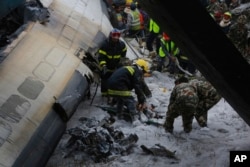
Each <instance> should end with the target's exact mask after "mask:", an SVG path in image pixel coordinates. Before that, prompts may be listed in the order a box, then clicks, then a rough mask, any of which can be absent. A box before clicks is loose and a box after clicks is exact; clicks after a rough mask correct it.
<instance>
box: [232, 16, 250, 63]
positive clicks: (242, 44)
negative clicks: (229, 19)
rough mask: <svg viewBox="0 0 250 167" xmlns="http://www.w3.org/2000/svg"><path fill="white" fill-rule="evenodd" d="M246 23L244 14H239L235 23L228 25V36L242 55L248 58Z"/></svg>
mask: <svg viewBox="0 0 250 167" xmlns="http://www.w3.org/2000/svg"><path fill="white" fill-rule="evenodd" d="M246 23H247V17H246V16H245V15H241V16H239V17H238V19H237V21H236V23H235V24H233V25H232V26H231V27H230V29H229V32H228V37H229V39H230V40H231V41H232V43H233V44H234V45H235V47H236V48H237V49H238V50H239V51H240V53H241V54H242V56H243V57H244V58H245V59H247V60H248V59H249V56H248V50H249V47H248V39H247V38H248V28H247V26H246Z"/></svg>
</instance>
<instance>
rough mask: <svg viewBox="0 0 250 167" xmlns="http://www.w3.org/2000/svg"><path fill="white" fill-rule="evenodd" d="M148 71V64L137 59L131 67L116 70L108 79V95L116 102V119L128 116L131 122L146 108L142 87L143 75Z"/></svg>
mask: <svg viewBox="0 0 250 167" xmlns="http://www.w3.org/2000/svg"><path fill="white" fill-rule="evenodd" d="M148 71H149V67H148V63H147V62H146V61H145V60H143V59H138V60H137V61H136V62H135V63H133V64H132V65H131V66H123V67H121V68H119V69H117V70H116V71H115V72H114V73H113V74H112V76H111V77H110V78H109V80H108V85H109V89H108V94H109V95H110V96H112V97H115V98H116V100H117V113H118V118H119V116H120V117H122V116H123V115H129V116H130V118H131V121H132V122H134V121H137V120H138V119H139V118H140V113H139V111H141V110H142V109H143V108H144V107H145V106H146V96H145V93H144V90H143V87H142V85H143V84H145V82H144V78H143V73H146V72H148ZM133 89H134V90H135V94H136V95H137V101H138V102H137V103H138V105H137V109H136V102H135V100H134V97H133V95H132V90H133ZM124 106H126V112H127V113H124V109H123V108H124Z"/></svg>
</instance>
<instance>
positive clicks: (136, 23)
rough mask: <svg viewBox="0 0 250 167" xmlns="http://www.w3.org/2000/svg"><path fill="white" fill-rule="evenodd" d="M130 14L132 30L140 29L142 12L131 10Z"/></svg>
mask: <svg viewBox="0 0 250 167" xmlns="http://www.w3.org/2000/svg"><path fill="white" fill-rule="evenodd" d="M130 14H131V16H132V18H133V19H132V23H131V27H130V29H131V30H140V29H141V22H140V12H139V11H138V10H137V9H136V10H134V11H133V10H131V11H130Z"/></svg>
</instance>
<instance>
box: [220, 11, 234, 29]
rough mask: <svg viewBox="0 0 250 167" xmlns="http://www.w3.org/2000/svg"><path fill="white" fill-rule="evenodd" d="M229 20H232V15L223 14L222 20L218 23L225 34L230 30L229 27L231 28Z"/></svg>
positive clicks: (228, 13)
mask: <svg viewBox="0 0 250 167" xmlns="http://www.w3.org/2000/svg"><path fill="white" fill-rule="evenodd" d="M231 18H232V14H231V13H230V12H225V13H224V14H223V18H222V20H221V21H220V23H219V25H220V27H221V29H222V31H223V32H224V33H225V34H227V33H228V31H229V29H230V26H231Z"/></svg>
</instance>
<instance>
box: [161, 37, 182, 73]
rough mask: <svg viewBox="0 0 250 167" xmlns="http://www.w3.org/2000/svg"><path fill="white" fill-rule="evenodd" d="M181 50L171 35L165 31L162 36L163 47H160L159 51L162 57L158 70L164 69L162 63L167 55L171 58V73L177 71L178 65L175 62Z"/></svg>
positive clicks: (169, 65)
mask: <svg viewBox="0 0 250 167" xmlns="http://www.w3.org/2000/svg"><path fill="white" fill-rule="evenodd" d="M179 52H180V50H179V48H178V47H177V45H176V44H175V43H174V41H172V40H171V39H170V37H169V36H168V35H167V34H166V33H165V32H163V34H162V38H161V47H160V48H159V53H158V55H159V59H160V60H159V65H158V71H161V70H162V65H163V63H164V61H165V58H166V56H167V58H168V60H169V64H168V71H169V72H170V74H174V73H176V71H177V67H176V64H175V60H176V57H177V55H178V54H179Z"/></svg>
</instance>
